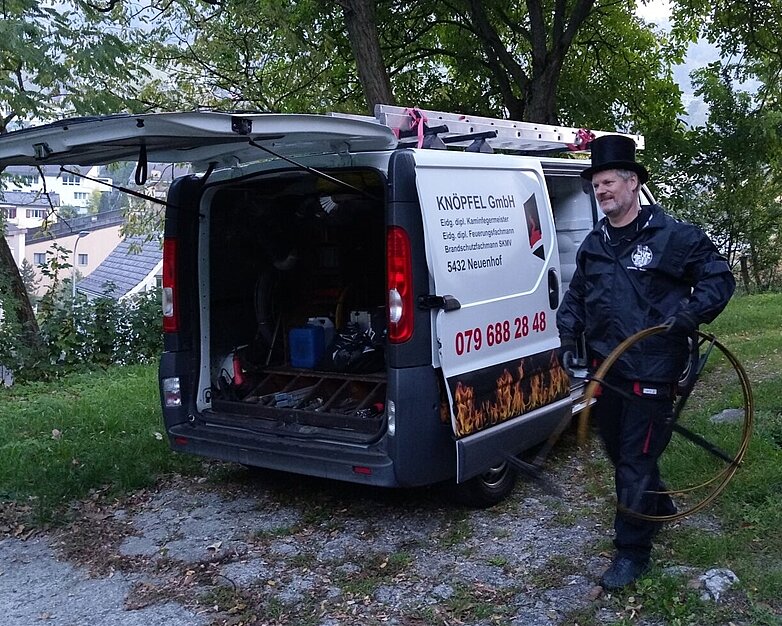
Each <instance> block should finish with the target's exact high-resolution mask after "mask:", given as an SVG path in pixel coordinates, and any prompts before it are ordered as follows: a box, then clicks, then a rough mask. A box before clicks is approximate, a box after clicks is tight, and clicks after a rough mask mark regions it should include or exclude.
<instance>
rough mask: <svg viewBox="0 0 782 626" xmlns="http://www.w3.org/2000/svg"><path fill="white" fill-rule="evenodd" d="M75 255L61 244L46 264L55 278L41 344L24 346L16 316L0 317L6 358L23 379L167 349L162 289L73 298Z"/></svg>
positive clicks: (2, 359)
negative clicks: (68, 273)
mask: <svg viewBox="0 0 782 626" xmlns="http://www.w3.org/2000/svg"><path fill="white" fill-rule="evenodd" d="M70 256H71V252H70V251H69V250H68V249H66V248H64V247H62V246H61V245H59V244H56V243H55V244H53V245H52V247H51V250H50V253H49V254H48V255H47V261H46V263H45V264H44V265H42V266H41V268H40V269H41V273H42V274H43V275H44V276H46V277H47V278H48V279H49V280H50V281H51V282H50V285H49V288H48V289H47V291H46V293H45V294H44V295H43V296H42V297H41V298H40V301H39V302H38V323H39V327H40V336H39V339H40V344H39V345H37V346H35V347H28V346H24V345H20V344H19V342H18V341H17V340H16V337H17V334H18V332H19V330H18V328H17V326H18V325H16V324H14V320H13V319H12V317H11V316H7V317H6V318H4V319H3V320H0V363H2V364H4V365H5V366H6V367H8V368H10V369H11V370H12V371H13V372H14V375H15V377H16V380H17V381H32V380H44V379H49V378H55V377H58V376H62V375H63V374H65V373H67V372H69V371H72V370H75V369H80V368H84V367H94V366H103V367H107V366H109V365H112V364H120V365H122V364H130V363H148V362H151V361H153V360H154V359H156V358H157V357H158V355H159V354H160V352H161V350H162V347H163V334H162V327H161V323H160V311H161V301H160V293H159V292H158V291H150V292H145V293H142V294H140V295H137V296H135V297H131V298H125V299H123V300H121V301H118V300H115V299H114V298H113V297H111V296H110V295H109V296H104V297H100V298H95V299H93V300H88V299H87V298H85V297H84V295H82V294H79V293H77V294H76V297H75V298H73V297H72V287H71V282H70V277H69V278H68V279H67V280H63V278H62V273H63V271H65V270H68V269H69V268H70V267H71V265H70V263H69V262H68V258H69V257H70ZM1 295H2V283H1V282H0V296H1Z"/></svg>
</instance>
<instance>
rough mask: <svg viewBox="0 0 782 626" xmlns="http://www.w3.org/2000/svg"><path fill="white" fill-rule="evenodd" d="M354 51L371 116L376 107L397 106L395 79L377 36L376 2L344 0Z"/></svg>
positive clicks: (343, 6)
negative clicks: (381, 105)
mask: <svg viewBox="0 0 782 626" xmlns="http://www.w3.org/2000/svg"><path fill="white" fill-rule="evenodd" d="M339 4H340V6H341V7H342V13H343V15H344V17H345V26H346V28H347V31H348V38H349V39H350V48H351V50H352V51H353V57H354V58H355V59H356V67H357V69H358V79H359V81H360V82H361V86H362V88H363V89H364V97H365V98H366V100H367V105H368V107H369V113H370V115H374V113H375V105H376V104H394V94H393V92H392V90H391V79H390V78H389V77H388V71H387V70H386V66H385V63H383V54H382V52H381V50H380V37H379V35H378V33H377V23H376V15H375V0H340V2H339Z"/></svg>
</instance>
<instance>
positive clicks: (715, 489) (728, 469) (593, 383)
mask: <svg viewBox="0 0 782 626" xmlns="http://www.w3.org/2000/svg"><path fill="white" fill-rule="evenodd" d="M667 331H668V327H667V326H665V325H660V326H654V327H652V328H647V329H646V330H642V331H640V332H637V333H636V334H634V335H632V336H630V337H628V338H627V339H625V340H624V341H623V342H622V343H620V344H619V345H618V346H617V347H616V349H614V351H613V352H612V353H611V354H610V355H609V356H608V358H606V359H605V361H603V363H602V364H601V365H600V367H599V368H598V369H597V371H596V372H595V373H594V375H592V376H590V382H589V384H588V385H587V388H586V391H585V394H584V400H585V407H584V409H583V410H582V411H581V413H580V416H579V423H578V439H579V442H580V443H583V442H585V441H586V438H587V433H588V430H589V414H590V411H591V405H592V403H593V399H594V397H595V393H596V392H597V390H598V388H599V387H600V385H605V384H606V383H605V379H606V375H607V374H608V372H609V370H610V369H611V367H612V366H613V365H614V363H616V361H617V360H618V359H619V358H620V357H621V356H622V354H624V352H625V351H626V350H628V349H629V348H630V347H631V346H633V345H635V344H636V343H638V342H639V341H643V340H644V339H646V338H647V337H650V336H652V335H656V334H658V333H662V332H667ZM696 332H697V336H696V337H697V340H698V341H697V346H696V348H697V349H696V350H695V353H694V358H693V360H692V362H691V363H690V367H692V368H694V371H693V372H692V375H691V376H689V377H687V378H689V381H688V382H687V384H681V383H680V385H679V391H678V394H677V398H676V403H675V406H674V411H673V418H672V423H671V428H672V429H673V432H674V433H678V434H679V435H681V436H683V437H685V438H686V439H688V440H689V441H691V442H692V443H693V444H695V445H697V446H700V447H701V448H703V449H704V450H706V451H707V452H709V453H710V454H712V455H714V456H716V457H717V458H719V459H721V460H723V461H724V462H725V467H724V468H722V469H721V470H719V471H718V472H717V473H716V474H715V475H714V476H712V477H711V478H710V479H708V480H706V481H705V482H703V483H701V484H698V485H693V486H688V487H685V488H678V489H672V490H670V491H663V492H655V493H659V494H667V495H670V496H675V495H685V496H686V495H687V494H692V493H694V492H696V491H698V490H700V489H710V491H709V492H708V494H707V495H706V496H705V497H704V498H702V499H700V500H698V501H697V502H696V503H695V504H693V505H692V506H690V507H689V508H686V509H683V510H680V511H678V512H676V513H673V514H670V515H646V514H643V513H638V512H636V511H631V510H627V509H624V508H622V507H621V506H620V509H621V510H622V511H623V512H624V513H627V514H628V515H631V516H633V517H636V518H638V519H643V520H647V521H654V522H670V521H674V520H677V519H681V518H682V517H685V516H687V515H690V514H692V513H696V512H698V511H700V510H701V509H703V508H705V507H707V506H708V505H709V504H711V503H712V502H713V501H714V500H715V499H716V498H717V496H719V494H720V493H722V491H723V490H724V489H725V487H727V485H728V483H729V482H730V481H731V479H732V478H733V476H734V475H735V474H736V472H737V471H738V468H739V466H740V465H741V463H742V461H743V459H744V456H745V455H746V453H747V448H748V447H749V441H750V438H751V436H752V424H753V421H754V400H753V398H752V388H751V387H750V383H749V379H748V377H747V373H746V372H745V371H744V368H743V367H742V365H741V363H739V361H738V359H737V358H736V357H735V355H733V353H731V352H730V350H728V349H727V348H726V347H725V346H724V345H722V344H721V343H720V342H719V341H717V339H716V338H715V337H714V335H711V334H707V333H703V332H700V331H696ZM704 346H705V349H703V350H701V348H703V347H704ZM715 348H716V349H717V350H718V351H719V352H721V353H722V354H723V355H724V357H725V358H726V359H727V361H728V362H729V363H730V365H731V366H732V367H733V369H734V370H735V372H736V375H737V377H738V380H739V384H740V387H741V394H742V398H743V408H744V421H743V424H742V434H741V439H740V442H739V445H738V447H737V450H736V452H735V454H734V455H732V456H731V455H730V454H726V453H725V452H724V451H722V450H720V449H719V448H718V447H717V446H715V445H714V444H712V443H711V442H709V441H708V440H706V439H705V438H704V437H702V436H700V435H698V434H697V433H694V432H692V431H691V430H689V429H688V428H686V427H685V426H683V425H681V424H679V423H678V420H679V417H680V416H681V412H682V410H683V409H684V407H685V405H686V403H687V401H688V399H689V398H690V395H691V393H692V391H693V389H694V387H695V385H696V384H697V382H698V380H699V378H700V375H701V373H702V372H703V369H704V367H705V365H706V363H707V361H708V359H709V355H710V354H711V352H712V350H714V349H715ZM606 386H608V385H606ZM669 445H670V444H669Z"/></svg>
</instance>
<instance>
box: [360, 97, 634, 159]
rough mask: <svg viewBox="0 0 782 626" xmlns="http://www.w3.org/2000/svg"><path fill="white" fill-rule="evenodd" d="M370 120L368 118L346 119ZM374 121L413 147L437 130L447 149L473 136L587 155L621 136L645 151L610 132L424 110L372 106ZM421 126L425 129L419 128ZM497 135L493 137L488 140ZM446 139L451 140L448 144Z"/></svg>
mask: <svg viewBox="0 0 782 626" xmlns="http://www.w3.org/2000/svg"><path fill="white" fill-rule="evenodd" d="M346 117H362V118H363V119H372V118H371V117H368V116H346ZM375 119H376V120H377V121H378V122H379V123H381V124H383V125H385V126H388V127H389V128H391V129H392V130H394V132H396V133H397V136H399V137H400V143H402V144H404V143H405V142H406V141H407V142H410V143H413V144H414V143H416V141H417V139H419V138H421V137H422V136H423V131H424V128H428V129H430V133H431V130H435V129H436V130H437V131H438V132H437V133H436V135H437V137H438V138H439V139H441V140H442V141H443V142H444V143H446V144H448V145H457V146H463V147H464V146H469V145H470V144H471V143H472V142H473V141H474V136H475V135H476V134H483V133H485V134H486V135H484V136H483V137H481V139H482V140H484V141H486V142H487V143H488V144H489V145H490V146H491V147H492V148H495V149H500V150H514V151H523V152H540V151H558V152H561V151H586V150H588V149H589V145H588V144H589V140H590V139H592V138H594V137H599V136H600V135H609V134H622V135H624V136H626V137H630V138H631V139H633V140H634V141H635V144H636V147H637V148H638V149H639V150H642V149H643V148H644V137H643V135H634V134H628V133H615V132H612V131H587V130H585V129H579V128H567V127H564V126H553V125H550V124H535V123H533V122H518V121H514V120H503V119H499V118H491V117H479V116H473V115H462V114H460V113H447V112H443V111H431V110H427V109H419V108H410V107H400V106H393V105H389V104H378V105H375ZM421 122H423V123H424V124H425V127H420V129H419V125H420V123H421ZM492 131H493V132H496V137H495V136H491V135H492V134H493V132H492ZM459 135H461V136H462V137H458V136H459ZM449 138H452V140H451V141H449Z"/></svg>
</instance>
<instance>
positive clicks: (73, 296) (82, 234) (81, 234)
mask: <svg viewBox="0 0 782 626" xmlns="http://www.w3.org/2000/svg"><path fill="white" fill-rule="evenodd" d="M89 234H90V231H88V230H80V231H79V234H78V235H76V241H74V242H73V270H72V271H71V306H73V305H74V304H76V259H77V258H78V257H77V256H76V247H77V246H78V245H79V239H81V238H82V237H86V236H87V235H89Z"/></svg>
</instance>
